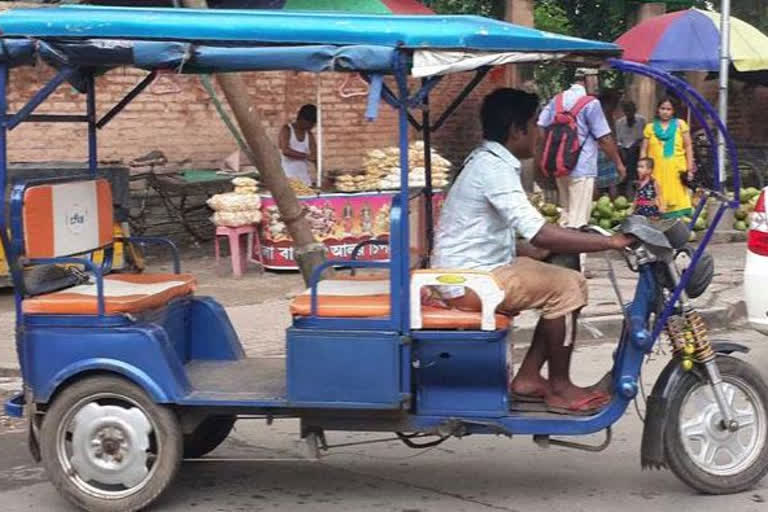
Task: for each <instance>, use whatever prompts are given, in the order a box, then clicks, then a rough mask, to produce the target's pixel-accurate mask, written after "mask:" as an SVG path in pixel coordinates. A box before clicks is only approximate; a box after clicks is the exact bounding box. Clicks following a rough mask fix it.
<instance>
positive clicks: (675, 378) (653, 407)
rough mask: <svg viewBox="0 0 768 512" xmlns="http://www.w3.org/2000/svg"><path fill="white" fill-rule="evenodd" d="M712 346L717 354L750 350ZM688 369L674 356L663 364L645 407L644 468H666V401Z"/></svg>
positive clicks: (719, 345) (747, 350)
mask: <svg viewBox="0 0 768 512" xmlns="http://www.w3.org/2000/svg"><path fill="white" fill-rule="evenodd" d="M712 349H713V350H714V351H715V352H716V353H718V354H724V355H727V354H732V353H733V352H742V353H747V352H749V349H748V348H747V347H745V346H744V345H739V344H738V343H730V342H719V343H718V342H713V343H712ZM684 375H685V372H684V371H683V369H682V368H680V362H679V361H678V360H677V359H672V360H671V361H669V363H667V366H665V367H664V370H662V372H661V374H659V378H658V379H656V383H655V384H654V385H653V391H651V394H650V396H648V401H647V402H646V408H645V426H644V427H643V440H642V444H641V445H640V464H641V466H642V467H643V469H662V468H666V467H667V461H666V457H665V456H664V430H665V428H664V427H665V426H666V424H667V409H668V408H667V404H668V401H669V399H670V397H671V396H673V393H674V392H675V389H676V388H677V386H678V383H679V382H680V379H682V377H683V376H684Z"/></svg>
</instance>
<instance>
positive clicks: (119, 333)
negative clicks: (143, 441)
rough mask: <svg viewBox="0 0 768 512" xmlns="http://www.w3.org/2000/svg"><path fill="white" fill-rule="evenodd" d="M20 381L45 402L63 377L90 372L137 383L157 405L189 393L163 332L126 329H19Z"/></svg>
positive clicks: (154, 328)
mask: <svg viewBox="0 0 768 512" xmlns="http://www.w3.org/2000/svg"><path fill="white" fill-rule="evenodd" d="M23 351H24V354H25V359H26V361H27V368H26V374H25V380H26V383H27V384H28V385H30V386H31V388H32V390H33V392H34V396H35V401H37V402H47V401H48V400H49V399H50V397H51V394H52V393H53V392H54V391H55V390H56V388H57V387H58V386H59V385H60V384H61V383H62V382H63V381H65V380H67V379H68V378H70V377H72V376H74V375H76V374H78V373H81V372H84V371H93V370H97V371H98V370H104V371H109V372H115V373H118V374H121V375H124V376H126V377H127V378H129V379H131V380H133V381H134V382H136V383H137V384H138V385H139V386H141V387H143V388H144V390H145V391H147V393H149V394H150V396H152V398H153V399H154V400H156V401H157V402H160V403H168V402H174V401H176V400H178V399H179V398H180V397H182V396H184V395H185V394H186V393H187V392H188V391H189V383H188V382H187V378H186V375H185V373H184V368H183V366H182V364H181V361H179V359H178V357H177V355H176V351H175V350H174V348H173V346H172V345H171V342H170V341H169V339H168V336H166V334H165V331H164V330H163V329H162V328H160V327H158V326H156V325H152V324H149V325H144V326H140V327H139V326H137V327H132V328H109V329H95V328H89V329H82V328H59V327H49V328H28V329H26V330H25V332H24V333H23Z"/></svg>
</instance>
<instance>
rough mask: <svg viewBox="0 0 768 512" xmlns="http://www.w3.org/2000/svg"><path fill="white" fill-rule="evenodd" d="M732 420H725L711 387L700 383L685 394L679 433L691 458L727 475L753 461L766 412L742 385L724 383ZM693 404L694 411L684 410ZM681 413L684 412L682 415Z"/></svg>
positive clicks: (759, 441) (714, 471)
mask: <svg viewBox="0 0 768 512" xmlns="http://www.w3.org/2000/svg"><path fill="white" fill-rule="evenodd" d="M724 392H725V397H726V403H727V406H728V407H729V408H730V409H731V414H733V417H734V419H733V421H731V422H729V423H728V424H726V422H725V421H724V420H723V416H722V414H721V413H720V407H719V406H718V404H717V402H716V401H715V398H714V395H713V393H712V390H711V388H710V387H709V386H708V385H701V386H699V387H698V388H695V389H694V390H692V391H691V392H690V393H689V395H688V396H687V397H686V405H685V407H684V409H683V410H681V422H680V433H681V436H682V440H683V445H684V447H685V450H686V452H687V453H688V455H689V456H690V457H691V459H692V460H693V461H694V462H695V463H696V465H698V466H699V467H700V468H702V469H703V470H705V471H707V472H708V473H711V474H715V475H721V476H728V475H732V474H736V473H738V472H739V471H741V470H742V468H744V467H746V466H748V465H749V464H751V462H752V460H753V459H754V457H755V456H756V447H759V446H762V442H763V438H764V435H765V426H764V424H763V423H764V419H763V417H764V412H763V411H762V409H760V408H759V406H758V405H756V403H755V402H754V400H753V399H752V397H751V396H750V394H749V393H747V392H745V390H743V389H741V388H740V386H737V385H734V384H732V383H724ZM688 408H690V411H691V414H688V415H685V414H684V410H685V409H688ZM682 416H685V418H684V417H682Z"/></svg>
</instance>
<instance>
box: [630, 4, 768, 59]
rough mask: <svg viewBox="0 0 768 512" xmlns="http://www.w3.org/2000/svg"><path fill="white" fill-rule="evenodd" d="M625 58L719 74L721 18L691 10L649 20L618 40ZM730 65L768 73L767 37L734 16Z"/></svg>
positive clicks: (716, 15) (716, 14)
mask: <svg viewBox="0 0 768 512" xmlns="http://www.w3.org/2000/svg"><path fill="white" fill-rule="evenodd" d="M616 44H618V45H619V46H620V47H621V48H622V49H623V50H624V56H623V58H624V59H626V60H630V61H635V62H641V63H643V64H648V65H650V66H654V67H657V68H661V69H665V70H667V71H718V70H719V69H720V63H719V47H720V15H719V14H718V13H716V12H711V11H703V10H700V9H688V10H685V11H678V12H673V13H670V14H665V15H663V16H657V17H655V18H651V19H649V20H646V21H644V22H642V23H640V24H638V25H636V26H634V27H632V28H631V29H630V30H629V31H627V32H625V33H624V34H623V35H622V36H621V37H619V38H618V39H617V40H616ZM730 54H731V62H732V64H733V66H734V67H735V68H736V69H737V70H738V71H757V70H761V69H768V36H766V35H765V34H763V33H762V32H760V31H759V30H758V29H756V28H755V27H753V26H752V25H750V24H748V23H745V22H743V21H741V20H740V19H738V18H734V17H733V16H731V48H730Z"/></svg>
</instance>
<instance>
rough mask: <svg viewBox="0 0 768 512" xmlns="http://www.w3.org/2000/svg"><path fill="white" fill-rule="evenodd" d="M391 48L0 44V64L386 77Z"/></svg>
mask: <svg viewBox="0 0 768 512" xmlns="http://www.w3.org/2000/svg"><path fill="white" fill-rule="evenodd" d="M393 53H394V50H393V49H392V48H387V47H383V46H341V47H337V46H330V45H308V46H281V47H272V46H251V47H244V48H240V47H236V48H231V47H221V46H199V45H194V44H192V43H179V42H170V41H121V40H101V39H88V40H82V41H72V42H62V41H55V42H49V41H45V40H42V41H37V40H28V39H25V40H14V39H2V40H0V62H3V63H5V64H7V65H9V66H10V67H16V66H24V65H31V64H34V62H35V58H36V57H40V58H41V59H42V60H44V61H46V62H48V63H49V64H51V65H53V66H54V67H57V68H61V67H75V68H113V67H118V66H132V67H136V68H140V69H146V70H149V71H151V70H163V69H170V70H174V71H176V72H179V73H213V72H217V71H278V70H296V71H311V72H314V73H319V72H322V71H366V72H370V73H387V72H389V71H391V68H392V62H393V56H392V55H393Z"/></svg>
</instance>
